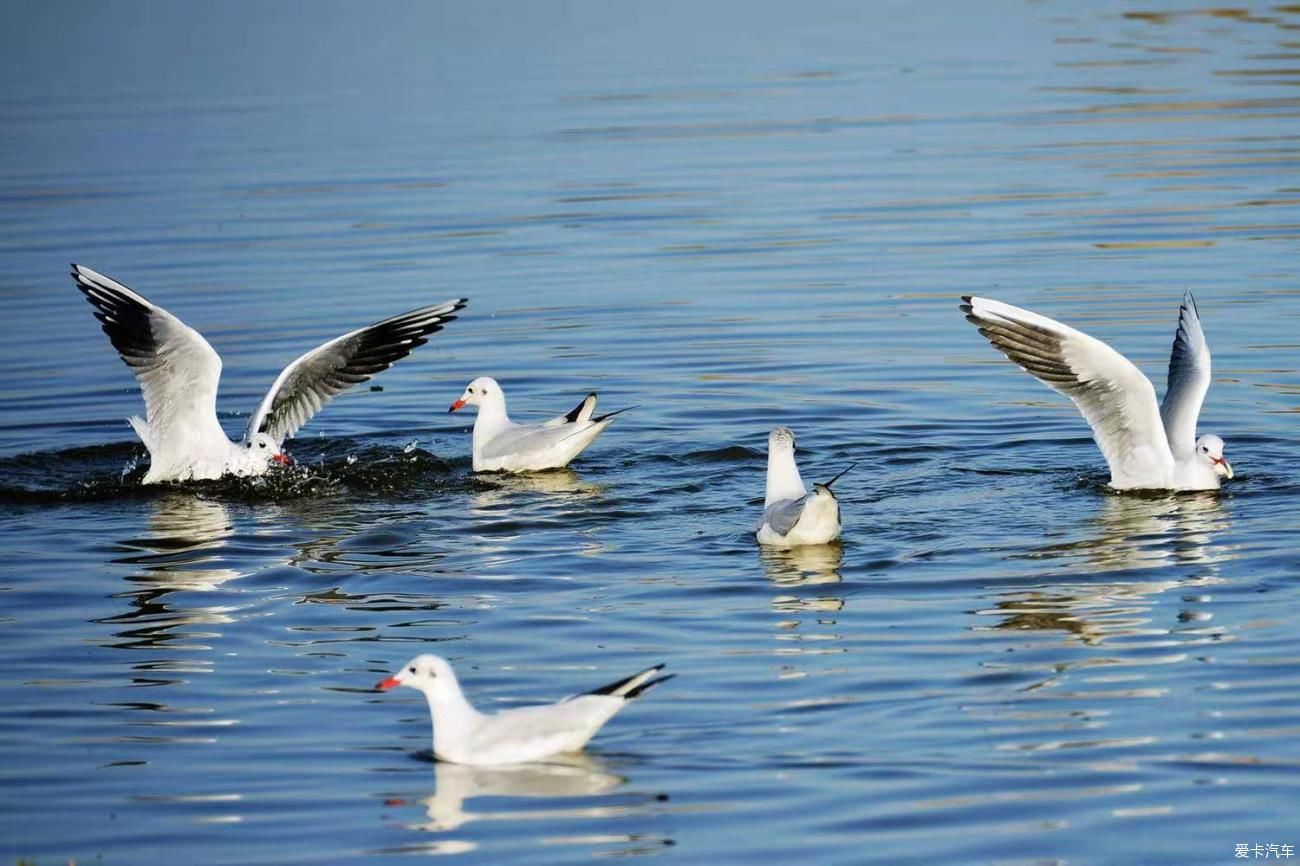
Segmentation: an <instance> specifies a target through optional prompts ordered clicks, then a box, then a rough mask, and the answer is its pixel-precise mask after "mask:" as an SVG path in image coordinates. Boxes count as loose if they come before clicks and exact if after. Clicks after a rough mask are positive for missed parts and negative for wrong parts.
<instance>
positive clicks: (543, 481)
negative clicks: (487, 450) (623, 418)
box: [472, 467, 605, 514]
mask: <svg viewBox="0 0 1300 866" xmlns="http://www.w3.org/2000/svg"><path fill="white" fill-rule="evenodd" d="M476 477H477V479H478V480H480V481H481V482H482V484H481V486H480V487H479V489H478V490H477V491H475V493H474V496H473V497H472V499H473V505H474V509H475V511H476V512H478V513H483V514H495V513H499V511H500V510H501V509H503V508H510V507H512V506H513V505H515V504H517V502H518V498H519V496H520V494H528V493H540V494H544V495H548V496H557V497H559V501H560V502H563V503H565V504H569V503H572V502H580V501H582V500H585V499H591V498H594V497H598V496H600V495H602V494H603V493H604V492H605V487H604V485H601V484H594V483H592V482H590V481H585V480H583V478H582V477H581V476H580V475H578V473H577V472H575V471H574V470H572V469H569V468H567V467H566V468H564V469H551V470H548V471H546V472H525V473H522V474H518V475H516V474H513V473H506V472H491V473H486V474H481V475H478V476H476Z"/></svg>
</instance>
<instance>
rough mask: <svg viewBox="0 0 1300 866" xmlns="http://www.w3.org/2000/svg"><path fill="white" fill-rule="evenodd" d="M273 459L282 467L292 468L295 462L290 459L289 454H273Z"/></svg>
mask: <svg viewBox="0 0 1300 866" xmlns="http://www.w3.org/2000/svg"><path fill="white" fill-rule="evenodd" d="M271 459H272V460H274V461H275V462H276V463H279V464H280V465H281V466H292V465H293V460H291V459H289V455H288V454H272V455H271Z"/></svg>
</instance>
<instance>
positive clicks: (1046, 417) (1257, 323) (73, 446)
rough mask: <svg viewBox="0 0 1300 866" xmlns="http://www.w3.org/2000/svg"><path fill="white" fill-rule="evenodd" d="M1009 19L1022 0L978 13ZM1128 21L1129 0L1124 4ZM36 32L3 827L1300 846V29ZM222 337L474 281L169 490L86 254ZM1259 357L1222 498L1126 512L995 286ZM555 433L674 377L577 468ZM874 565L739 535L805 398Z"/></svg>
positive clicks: (0, 514) (679, 843)
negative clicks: (589, 729) (534, 463)
mask: <svg viewBox="0 0 1300 866" xmlns="http://www.w3.org/2000/svg"><path fill="white" fill-rule="evenodd" d="M977 5H978V6H979V7H980V8H979V9H976V6H977ZM1081 6H1086V11H1080V8H1079V7H1081ZM5 17H6V19H7V22H6V23H7V26H6V27H4V28H0V57H3V58H4V59H3V60H2V61H0V69H2V70H3V78H2V79H0V201H2V202H3V206H2V207H0V228H2V229H3V231H0V261H3V276H2V277H0V297H2V298H3V302H4V324H3V335H4V339H3V344H2V345H0V378H2V381H3V385H2V386H0V525H2V526H3V536H2V537H3V562H4V565H3V566H2V567H0V568H2V572H0V589H2V590H3V595H2V596H0V598H3V599H4V605H3V609H2V611H0V640H3V652H0V773H2V774H3V775H2V776H0V778H3V780H4V782H5V784H3V785H2V786H0V816H3V817H2V819H0V820H2V835H0V860H3V861H4V862H10V863H12V862H16V861H17V860H19V859H26V860H28V861H34V862H37V863H40V864H47V863H49V864H53V863H60V864H62V863H65V862H66V861H67V860H69V859H74V860H76V862H77V863H79V864H84V863H98V862H103V863H130V864H154V863H158V864H164V863H175V862H190V863H204V864H235V863H239V864H291V863H301V864H308V863H311V864H315V863H381V862H393V863H405V862H410V858H411V855H432V854H442V855H456V856H457V857H458V859H459V861H460V862H467V863H468V862H481V863H504V862H509V863H528V864H535V863H572V862H577V861H583V860H587V859H590V858H601V857H611V856H636V857H645V858H658V859H660V860H672V861H680V862H689V863H706V862H707V863H719V862H740V861H749V862H788V861H793V860H795V859H796V858H801V859H802V860H804V861H806V862H815V863H860V862H882V863H883V862H888V863H893V864H935V863H965V862H971V863H997V864H1027V863H1042V862H1068V863H1070V864H1116V863H1124V864H1127V863H1134V864H1136V863H1143V864H1152V863H1154V864H1165V863H1168V864H1191V863H1198V864H1199V863H1207V864H1213V863H1228V862H1233V861H1234V859H1235V858H1234V850H1235V846H1236V845H1237V844H1239V843H1247V844H1250V845H1252V846H1253V845H1255V844H1262V845H1267V844H1270V843H1272V844H1279V845H1281V844H1291V845H1293V846H1297V847H1300V822H1297V820H1296V817H1295V816H1296V815H1297V814H1300V649H1297V643H1296V638H1295V621H1296V619H1297V615H1300V590H1298V589H1297V581H1296V578H1297V576H1298V575H1300V564H1298V563H1300V558H1298V557H1297V555H1296V552H1295V541H1296V531H1297V529H1300V519H1297V517H1296V512H1297V508H1296V501H1297V493H1300V471H1298V470H1297V468H1296V460H1297V454H1298V453H1300V447H1298V444H1297V432H1296V419H1297V418H1300V415H1297V412H1300V372H1298V371H1297V367H1298V366H1300V365H1298V363H1297V361H1298V359H1300V351H1298V350H1300V339H1298V338H1297V336H1296V335H1297V333H1298V332H1300V281H1298V280H1297V261H1298V259H1297V254H1298V253H1300V170H1298V169H1300V91H1297V89H1296V84H1297V83H1300V62H1297V61H1300V9H1297V7H1295V6H1291V7H1282V6H1271V7H1270V6H1260V7H1258V9H1257V10H1256V11H1255V12H1254V13H1247V12H1244V11H1240V10H1238V11H1232V10H1223V11H1215V10H1211V9H1206V8H1200V9H1199V10H1194V9H1192V8H1191V7H1189V8H1186V9H1184V8H1183V7H1180V6H1177V5H1170V4H1161V3H1150V4H1143V5H1137V6H1132V5H1126V4H1124V3H1101V4H1065V3H986V4H966V3H949V4H941V5H934V4H912V3H902V2H900V3H876V4H857V3H811V4H809V3H800V4H777V3H771V4H765V3H757V4H755V3H744V4H739V3H737V4H730V5H728V4H686V3H669V4H638V5H634V4H600V3H578V4H572V5H567V6H562V5H558V4H525V3H519V4H500V3H493V2H476V3H474V4H427V5H386V6H385V7H384V8H383V10H382V11H378V12H376V11H372V10H368V9H364V8H363V7H362V6H359V5H342V4H339V5H326V4H312V5H310V6H307V5H294V4H275V5H256V6H255V5H240V4H232V3H223V4H209V5H199V4H176V5H163V4H148V5H145V4H133V3H112V4H65V3H36V2H29V3H27V2H23V3H15V4H11V5H9V6H8V7H7V9H6V16H5ZM69 261H78V262H83V263H85V264H88V265H90V266H92V267H94V268H97V269H99V270H102V271H104V272H106V273H109V274H112V275H114V276H117V277H118V278H120V279H122V280H123V281H124V282H127V283H128V284H130V285H133V286H135V287H136V288H138V289H139V290H141V291H142V292H144V293H145V294H146V295H148V296H149V297H151V298H152V299H153V300H155V301H156V302H158V303H161V304H163V305H165V306H167V307H168V308H169V309H171V310H172V311H174V312H175V313H177V314H178V315H180V316H182V317H183V318H184V319H185V320H186V321H187V322H188V323H189V324H191V325H193V326H195V327H197V328H199V329H200V330H202V331H203V332H204V333H205V334H206V335H207V336H208V337H209V339H210V340H211V341H212V342H213V344H214V345H215V346H216V347H217V349H218V350H219V351H220V352H221V353H222V355H223V356H224V358H225V362H226V372H225V375H224V379H223V390H222V399H221V403H220V408H221V410H222V412H223V413H224V421H225V423H226V424H227V427H228V429H229V430H230V431H231V432H232V433H233V432H235V431H238V430H240V429H242V425H243V422H244V415H245V413H247V412H248V411H250V410H251V409H252V408H253V407H254V406H255V405H256V401H257V400H258V398H259V397H260V396H261V394H262V392H263V390H264V389H265V388H266V386H267V385H268V384H269V383H270V381H271V380H272V378H273V377H274V375H275V374H276V372H278V370H279V368H280V366H281V365H283V364H284V363H285V362H287V361H288V360H289V359H291V358H292V357H294V356H295V355H296V354H298V353H299V352H301V351H303V350H305V349H306V348H309V347H311V346H313V345H315V344H316V343H317V342H319V341H321V340H323V339H326V338H328V337H331V336H334V335H335V334H338V333H341V332H342V331H343V330H345V329H348V328H351V327H354V326H356V325H358V324H360V323H364V322H367V321H371V320H373V319H375V318H377V317H379V316H381V315H387V314H391V313H394V312H398V311H401V310H404V309H407V308H410V307H414V306H417V305H419V304H423V303H429V302H434V301H438V300H442V299H444V298H447V297H453V296H457V295H462V294H463V295H467V296H469V298H470V306H469V308H468V310H467V311H466V314H465V315H464V317H463V318H462V319H461V320H460V321H458V322H455V323H454V324H452V325H451V326H450V327H449V328H448V329H447V330H446V331H445V332H444V333H442V334H440V335H439V336H437V337H436V338H435V340H434V341H433V342H432V343H431V344H430V345H429V346H427V347H425V348H424V349H423V350H421V351H420V352H419V353H417V354H416V355H415V356H414V357H412V358H411V359H410V360H408V361H406V362H404V363H403V364H402V365H399V366H398V367H397V368H395V369H393V370H392V371H390V372H388V373H386V374H384V375H383V376H382V378H380V379H378V380H377V382H376V384H379V385H382V391H368V390H366V389H364V388H363V389H359V390H358V391H357V392H356V393H348V394H347V395H345V396H344V397H342V398H340V399H338V400H337V401H336V402H335V403H333V404H332V405H330V406H329V407H328V408H327V409H326V410H325V411H324V412H323V413H322V414H321V415H319V416H318V417H317V419H316V420H315V421H314V422H313V423H312V424H311V425H310V426H309V427H308V428H307V429H306V430H305V431H304V436H303V437H302V438H301V439H299V440H296V441H295V442H293V443H292V448H291V450H292V453H293V454H294V456H295V457H296V458H297V460H298V461H299V467H298V468H297V470H296V472H295V473H294V474H293V475H292V476H291V477H289V478H282V479H280V480H279V481H278V482H276V483H274V484H269V485H268V484H255V483H254V484H243V485H236V484H229V485H222V484H218V485H200V486H198V487H195V488H191V489H180V490H142V489H140V488H139V487H138V485H136V483H135V480H136V479H138V477H139V474H140V472H141V470H142V463H143V461H141V460H140V458H141V456H142V449H141V448H140V446H139V445H138V444H137V443H135V442H134V440H133V438H132V435H131V432H130V430H129V428H128V427H127V426H126V424H125V422H124V421H123V418H124V416H126V415H128V414H131V413H133V412H136V411H138V410H139V406H140V401H139V397H138V393H137V391H136V388H135V385H134V381H133V380H132V379H131V377H130V375H129V373H128V371H127V370H126V368H125V367H124V366H123V365H122V364H121V363H120V362H119V361H118V360H117V358H116V357H114V355H113V353H112V351H111V349H110V347H109V345H108V342H107V340H106V339H104V337H103V335H102V334H101V333H100V332H99V331H98V328H97V326H96V323H95V322H94V320H93V319H92V317H91V313H90V309H89V307H88V306H87V305H86V304H85V302H84V301H83V300H82V298H81V297H80V296H79V294H78V293H77V292H76V291H75V289H74V288H73V285H72V282H71V280H70V279H69V278H68V277H67V275H66V269H67V263H68V262H69ZM1184 289H1191V290H1192V291H1193V292H1194V293H1195V294H1196V296H1197V298H1198V300H1199V301H1200V306H1201V310H1202V313H1203V315H1204V318H1205V322H1206V330H1207V332H1208V336H1209V340H1210V344H1211V347H1212V349H1213V352H1214V360H1215V381H1214V384H1213V387H1212V389H1211V391H1210V395H1209V399H1208V401H1207V404H1206V409H1205V412H1204V414H1203V417H1202V430H1205V431H1214V432H1218V433H1219V434H1221V435H1222V436H1223V437H1224V438H1225V439H1226V440H1227V442H1228V448H1229V450H1228V455H1229V457H1230V459H1231V460H1232V462H1233V465H1234V466H1235V467H1236V469H1237V472H1238V478H1237V480H1236V481H1235V482H1233V483H1232V484H1231V486H1230V487H1228V488H1227V489H1226V490H1225V491H1224V492H1223V493H1222V495H1218V496H1214V495H1188V496H1179V497H1165V496H1156V497H1119V496H1113V495H1109V494H1108V493H1107V492H1106V491H1105V487H1104V485H1105V481H1106V477H1107V475H1106V472H1105V468H1104V464H1103V463H1102V460H1101V458H1100V455H1099V454H1098V452H1097V450H1096V448H1095V446H1094V445H1093V444H1092V442H1091V439H1090V437H1089V436H1088V433H1087V430H1086V427H1085V426H1084V425H1083V423H1082V421H1081V420H1080V419H1079V418H1078V417H1077V415H1076V413H1075V411H1074V409H1073V407H1072V406H1070V404H1069V403H1068V402H1067V401H1065V400H1064V399H1063V398H1060V397H1058V396H1056V395H1054V394H1052V393H1050V392H1049V391H1047V390H1046V389H1044V388H1043V387H1042V386H1040V385H1039V384H1037V383H1036V382H1034V381H1033V380H1032V379H1030V377H1028V376H1026V375H1024V374H1023V373H1021V372H1019V371H1017V370H1015V369H1014V368H1013V367H1012V366H1011V365H1009V364H1008V363H1006V361H1005V360H1004V359H1002V358H1001V356H999V355H997V354H996V353H995V352H994V351H993V350H992V349H990V348H989V347H988V346H987V345H986V344H985V343H984V341H983V340H982V339H981V338H980V337H979V336H978V335H977V334H976V333H975V332H974V329H972V328H971V327H970V326H969V325H967V324H966V323H965V322H964V321H963V320H962V317H961V315H960V314H959V312H958V310H957V303H958V300H957V299H958V296H959V295H960V294H963V293H969V292H976V293H980V294H986V295H992V296H994V297H998V298H1002V299H1005V300H1008V301H1011V302H1013V303H1019V304H1023V305H1027V306H1030V307H1033V308H1036V309H1039V310H1042V311H1043V312H1045V313H1048V314H1050V315H1056V316H1058V317H1059V318H1063V319H1066V320H1067V321H1069V322H1071V323H1073V324H1075V325H1077V326H1080V327H1082V328H1084V329H1086V330H1088V331H1090V332H1092V333H1094V334H1095V335H1097V336H1099V337H1102V338H1104V339H1106V340H1107V341H1109V342H1111V343H1112V344H1113V345H1115V346H1116V347H1117V348H1119V349H1120V350H1121V351H1123V352H1125V353H1127V354H1129V355H1130V357H1132V358H1133V359H1134V360H1135V361H1136V362H1137V363H1138V364H1139V365H1140V366H1142V367H1143V368H1144V369H1145V370H1146V371H1147V372H1148V373H1149V374H1150V375H1152V377H1153V378H1154V379H1155V380H1156V382H1157V386H1158V388H1159V389H1160V390H1163V385H1164V367H1165V364H1166V361H1167V357H1168V347H1169V343H1170V340H1171V338H1172V335H1173V331H1174V326H1175V323H1176V318H1177V310H1178V301H1179V298H1180V296H1181V294H1182V292H1183V290H1184ZM480 374H491V375H495V376H496V377H498V378H499V379H501V380H502V382H503V383H504V384H505V386H506V389H507V392H508V394H509V395H510V397H511V398H512V403H511V406H512V410H513V411H514V413H515V414H516V416H521V417H530V416H531V417H544V416H547V415H549V414H555V413H557V412H559V411H562V410H565V409H567V408H569V407H570V406H571V405H573V404H574V403H575V402H576V401H577V400H578V399H579V398H580V397H581V395H582V394H584V393H585V392H586V391H588V390H592V389H594V390H598V391H600V393H601V395H602V406H604V407H607V408H610V409H612V408H618V407H620V406H624V405H629V404H639V408H637V409H636V410H635V411H632V412H629V413H628V414H627V415H626V416H624V417H622V418H620V419H619V421H618V422H617V423H616V424H615V425H614V426H613V427H612V428H611V429H610V430H609V431H608V432H607V433H606V434H605V435H604V436H603V437H602V438H601V439H600V440H598V441H597V442H596V444H595V445H594V446H593V447H592V448H591V449H590V450H589V451H588V452H587V454H585V455H584V456H583V457H582V458H581V459H580V460H579V461H578V462H577V463H576V464H575V466H574V467H573V470H572V471H570V472H564V473H553V474H547V475H543V476H538V477H533V478H496V477H473V476H472V475H471V473H470V471H469V459H468V449H469V436H468V426H467V425H468V424H469V419H467V418H465V417H461V416H448V415H447V414H446V412H445V409H446V406H447V404H448V403H449V402H450V401H451V400H453V399H454V398H455V397H456V396H458V395H459V393H460V391H461V389H462V388H463V387H464V385H465V383H466V382H467V381H468V380H469V379H470V378H472V377H474V376H476V375H480ZM777 423H784V424H788V425H790V426H791V427H793V428H794V429H795V430H796V431H797V432H798V434H799V436H800V445H801V449H802V451H801V453H802V460H803V463H804V466H805V477H810V478H823V477H828V476H829V475H831V474H834V473H835V472H837V471H839V469H840V468H842V467H843V466H844V465H846V464H847V463H848V462H850V461H853V460H857V461H859V463H858V468H857V469H856V470H855V471H854V472H853V473H851V474H850V475H848V476H847V477H845V478H844V479H843V480H842V481H841V482H840V490H841V495H842V503H843V507H844V510H845V515H846V523H847V529H846V533H845V540H844V543H843V546H842V548H836V549H825V550H814V551H805V552H798V553H794V554H773V553H766V552H760V551H759V550H758V549H757V547H756V545H755V544H754V542H753V539H752V536H751V534H750V532H751V529H752V526H753V523H754V521H755V519H756V518H757V515H758V513H759V511H760V506H761V499H762V492H763V467H764V447H765V442H766V436H767V431H768V430H769V429H770V428H771V427H772V426H774V425H775V424H777ZM424 651H433V652H439V653H441V654H444V655H446V656H448V657H449V658H451V659H452V660H453V661H454V663H455V664H456V665H457V666H458V667H459V668H460V670H461V672H462V679H463V680H464V681H465V682H466V685H467V687H468V689H469V691H470V694H471V696H472V697H474V698H475V699H476V700H477V701H478V702H479V703H480V704H482V705H486V706H488V707H492V706H497V707H500V706H510V705H515V704H520V703H526V702H529V701H533V700H548V699H554V698H556V697H558V696H560V695H563V694H567V693H570V692H574V691H579V690H582V689H585V688H589V687H592V686H595V685H598V684H601V683H603V682H606V681H608V680H611V679H614V678H616V677H619V676H622V675H625V674H627V673H630V672H632V671H634V670H636V669H638V668H639V667H642V666H644V665H647V664H650V663H654V662H658V661H665V662H667V663H668V664H669V666H670V669H671V670H672V671H675V672H676V673H678V674H679V677H678V678H677V679H676V680H674V681H673V682H672V683H670V684H668V685H666V686H664V687H662V688H661V689H658V690H656V691H655V692H653V693H651V694H650V695H649V696H648V697H647V699H646V700H644V701H642V702H640V703H638V704H637V705H635V706H633V707H630V708H629V709H628V710H627V711H626V712H625V713H624V714H622V715H621V716H620V717H618V718H617V719H615V720H614V721H613V722H612V723H611V724H610V725H609V726H608V727H607V728H606V729H605V731H604V732H603V733H602V734H601V735H600V736H599V737H598V738H597V739H596V740H595V742H594V743H593V746H592V748H591V749H590V753H589V754H588V755H587V757H586V759H585V760H584V761H582V762H578V763H575V764H572V765H568V766H561V767H550V768H547V767H542V768H537V767H524V768H518V769H502V770H486V769H467V768H460V767H454V766H436V765H434V764H433V763H431V762H429V761H428V760H427V758H422V757H421V755H420V753H421V752H422V751H425V750H427V749H428V747H429V726H428V720H427V713H426V710H425V707H424V705H423V703H422V699H421V698H420V696H419V695H418V694H416V693H414V692H409V691H407V692H405V693H402V694H385V695H378V694H375V693H372V692H370V691H368V689H369V687H370V685H371V684H372V683H373V682H374V681H375V680H376V679H377V678H379V676H381V675H382V674H385V673H387V672H389V671H391V670H392V669H394V668H395V667H396V666H397V665H399V664H401V663H402V662H403V661H405V660H406V659H407V658H408V657H410V656H412V655H414V654H416V653H417V652H424Z"/></svg>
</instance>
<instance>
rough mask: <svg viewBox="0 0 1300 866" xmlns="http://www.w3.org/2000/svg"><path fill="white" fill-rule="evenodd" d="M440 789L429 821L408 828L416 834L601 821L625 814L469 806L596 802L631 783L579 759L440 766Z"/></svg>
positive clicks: (609, 809) (428, 807) (587, 758)
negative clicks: (505, 800)
mask: <svg viewBox="0 0 1300 866" xmlns="http://www.w3.org/2000/svg"><path fill="white" fill-rule="evenodd" d="M434 772H435V783H436V785H437V788H436V790H435V792H434V794H433V796H431V797H425V798H424V799H422V800H420V802H421V803H423V804H424V807H425V811H426V812H427V813H428V816H429V820H428V821H424V822H420V823H417V824H410V825H407V826H408V827H409V828H410V829H412V830H426V831H428V832H431V833H439V832H446V831H448V830H455V829H457V828H459V827H463V826H464V825H466V824H468V823H470V822H472V821H502V820H508V821H519V820H552V819H555V818H598V817H604V816H609V815H615V814H622V813H623V812H625V811H626V810H627V808H628V807H627V806H626V805H625V804H620V805H618V806H582V807H576V808H570V809H545V808H538V809H513V810H505V809H503V810H499V811H492V812H488V811H483V812H471V811H469V810H468V809H467V805H468V803H469V801H471V800H473V799H475V798H479V797H526V798H529V799H558V798H564V797H595V796H599V795H601V794H608V793H610V792H611V791H614V790H615V789H617V788H619V787H621V786H622V785H623V784H624V783H625V782H626V781H627V779H625V778H624V777H622V776H618V775H615V774H614V773H611V772H609V771H608V769H607V768H606V767H605V766H604V765H603V764H602V763H601V762H600V761H599V760H598V759H597V758H595V757H593V756H591V755H587V754H577V755H573V756H570V757H568V758H567V759H566V760H563V761H556V762H547V763H544V764H515V765H509V766H500V767H474V766H466V765H464V764H448V763H444V762H442V761H439V762H438V763H437V764H436V765H435V771H434Z"/></svg>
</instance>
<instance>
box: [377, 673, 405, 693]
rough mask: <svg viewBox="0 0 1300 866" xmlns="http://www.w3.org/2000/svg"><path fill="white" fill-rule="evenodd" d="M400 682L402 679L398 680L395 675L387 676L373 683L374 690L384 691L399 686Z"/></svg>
mask: <svg viewBox="0 0 1300 866" xmlns="http://www.w3.org/2000/svg"><path fill="white" fill-rule="evenodd" d="M401 684H402V681H401V680H399V679H398V678H397V677H389V678H388V679H385V680H380V681H379V682H377V683H375V690H376V691H380V692H386V691H388V690H389V689H391V688H395V687H396V686H400V685H401Z"/></svg>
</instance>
